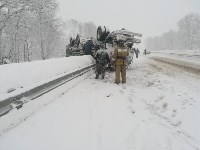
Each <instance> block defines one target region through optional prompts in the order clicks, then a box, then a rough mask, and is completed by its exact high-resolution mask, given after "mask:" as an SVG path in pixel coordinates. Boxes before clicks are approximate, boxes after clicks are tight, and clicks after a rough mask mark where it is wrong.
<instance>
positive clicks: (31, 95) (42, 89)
mask: <svg viewBox="0 0 200 150" xmlns="http://www.w3.org/2000/svg"><path fill="white" fill-rule="evenodd" d="M92 68H94V64H92V65H90V66H87V67H85V68H82V69H80V70H76V71H74V72H72V73H69V74H67V75H64V76H62V77H59V78H57V79H54V80H52V81H50V82H47V83H44V84H42V85H40V86H38V87H35V88H33V89H31V90H29V91H25V92H23V93H21V94H19V95H16V96H13V97H9V98H6V99H4V100H2V101H0V117H1V116H3V115H5V114H7V113H8V112H10V111H11V110H12V109H14V108H17V109H19V108H21V107H22V106H23V104H25V103H27V102H28V100H34V99H36V98H38V97H40V96H42V95H44V94H46V93H48V92H49V91H51V90H53V89H55V88H57V87H59V86H61V85H63V84H65V83H66V82H68V81H70V80H73V79H74V78H76V77H78V76H81V75H83V74H84V73H86V72H88V71H90V70H91V69H92ZM26 99H28V100H26Z"/></svg>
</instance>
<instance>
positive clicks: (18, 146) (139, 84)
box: [0, 56, 200, 150]
mask: <svg viewBox="0 0 200 150" xmlns="http://www.w3.org/2000/svg"><path fill="white" fill-rule="evenodd" d="M94 77H95V75H94V72H93V71H91V72H89V73H87V74H85V75H83V76H81V77H79V78H77V79H75V80H72V81H70V82H68V83H67V84H65V85H62V86H61V87H59V88H57V89H55V90H54V91H52V92H50V93H48V94H46V95H43V96H42V97H40V98H38V99H36V100H34V101H30V102H29V103H27V104H25V105H24V106H23V108H22V109H19V110H13V111H11V112H10V113H9V114H7V115H5V116H3V117H1V118H0V135H1V136H0V149H2V150H4V149H5V150H35V149H37V150H47V149H48V150H55V149H57V150H66V149H69V150H98V149H99V150H100V149H101V150H122V149H123V150H136V149H137V150H172V149H173V150H193V149H194V150H197V149H200V132H199V126H200V118H199V117H198V114H199V113H200V95H199V93H200V77H199V76H198V75H195V74H193V73H190V72H187V71H185V70H182V69H179V68H176V67H173V66H171V65H168V64H165V63H161V62H157V61H154V60H152V59H149V58H148V57H146V56H142V57H140V58H139V59H136V60H135V61H134V65H133V66H132V67H130V68H129V69H128V70H127V83H126V84H120V85H116V84H114V72H110V73H107V74H106V77H105V80H101V79H99V80H95V79H94Z"/></svg>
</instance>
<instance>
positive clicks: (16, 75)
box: [0, 55, 94, 100]
mask: <svg viewBox="0 0 200 150" xmlns="http://www.w3.org/2000/svg"><path fill="white" fill-rule="evenodd" d="M93 63H94V60H93V58H92V57H91V56H88V55H87V56H74V57H67V58H54V59H48V60H40V61H34V62H29V63H18V64H8V65H1V66H0V72H1V74H0V100H1V98H3V97H7V96H9V95H10V94H12V92H13V91H14V92H16V91H20V90H22V89H23V90H25V89H26V88H28V87H30V86H37V85H40V84H42V83H44V82H45V80H51V79H52V78H55V77H57V76H60V75H62V74H67V73H70V72H72V71H74V70H76V69H79V68H83V67H85V66H88V65H91V64H93Z"/></svg>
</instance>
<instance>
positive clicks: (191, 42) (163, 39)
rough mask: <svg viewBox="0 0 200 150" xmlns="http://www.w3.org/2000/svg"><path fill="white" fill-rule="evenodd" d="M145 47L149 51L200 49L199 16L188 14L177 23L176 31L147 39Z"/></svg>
mask: <svg viewBox="0 0 200 150" xmlns="http://www.w3.org/2000/svg"><path fill="white" fill-rule="evenodd" d="M145 46H146V48H147V49H150V50H175V49H178V50H184V49H188V50H194V49H200V15H199V14H195V13H190V14H187V15H186V16H184V17H183V18H181V19H180V20H179V21H178V23H177V31H175V30H169V31H168V32H165V33H163V34H162V35H161V36H156V37H148V38H147V39H146V40H145Z"/></svg>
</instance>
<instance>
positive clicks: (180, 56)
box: [149, 50, 200, 72]
mask: <svg viewBox="0 0 200 150" xmlns="http://www.w3.org/2000/svg"><path fill="white" fill-rule="evenodd" d="M149 56H150V57H152V58H154V59H158V60H161V61H164V62H167V63H171V64H175V65H178V66H181V67H184V68H187V69H191V70H194V71H196V72H200V50H165V51H154V52H152V53H151V55H149Z"/></svg>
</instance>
